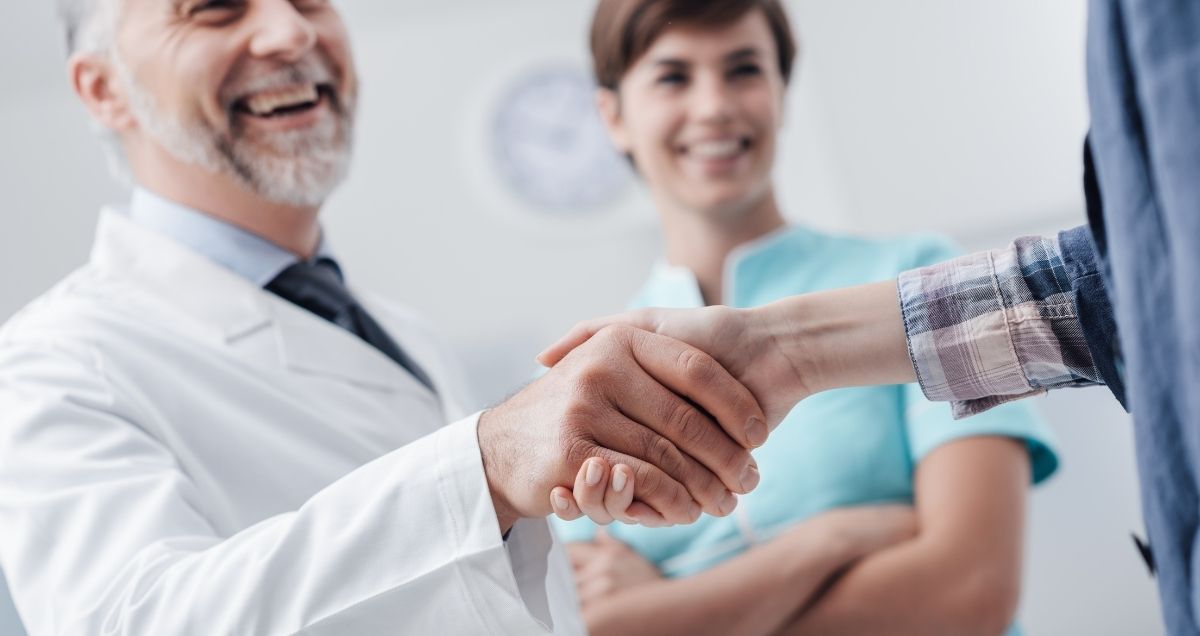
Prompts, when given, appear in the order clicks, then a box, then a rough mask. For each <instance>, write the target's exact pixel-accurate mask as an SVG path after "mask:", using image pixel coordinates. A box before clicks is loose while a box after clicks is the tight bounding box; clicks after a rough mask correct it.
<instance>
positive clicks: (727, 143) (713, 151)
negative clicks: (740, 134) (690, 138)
mask: <svg viewBox="0 0 1200 636" xmlns="http://www.w3.org/2000/svg"><path fill="white" fill-rule="evenodd" d="M742 147H743V143H742V142H741V141H740V140H737V139H726V140H722V141H702V142H700V143H696V144H692V145H691V146H690V147H689V148H688V154H690V155H692V156H694V157H696V158H699V159H728V158H730V157H733V156H734V155H737V154H738V153H739V152H741V151H742Z"/></svg>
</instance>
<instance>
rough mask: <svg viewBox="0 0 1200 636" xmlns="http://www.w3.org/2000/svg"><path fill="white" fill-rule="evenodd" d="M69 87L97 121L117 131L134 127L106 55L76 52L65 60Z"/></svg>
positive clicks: (135, 121) (111, 65) (124, 96)
mask: <svg viewBox="0 0 1200 636" xmlns="http://www.w3.org/2000/svg"><path fill="white" fill-rule="evenodd" d="M67 78H68V80H69V81H70V83H71V89H72V90H74V91H75V94H76V95H77V96H78V97H79V101H81V102H83V106H84V108H86V109H87V111H88V114H90V115H91V116H92V119H94V120H95V121H96V122H97V123H99V124H100V125H102V126H104V127H105V128H108V129H110V130H112V131H114V132H117V133H120V132H124V131H126V130H129V129H131V128H134V127H136V126H137V120H136V119H134V117H133V115H132V113H130V111H129V104H128V101H127V99H126V95H125V91H123V90H122V89H121V86H120V83H119V82H118V81H117V77H116V69H115V68H114V66H113V63H112V60H111V59H110V58H109V57H108V56H107V55H101V54H95V53H77V54H75V55H73V56H71V59H70V60H68V61H67Z"/></svg>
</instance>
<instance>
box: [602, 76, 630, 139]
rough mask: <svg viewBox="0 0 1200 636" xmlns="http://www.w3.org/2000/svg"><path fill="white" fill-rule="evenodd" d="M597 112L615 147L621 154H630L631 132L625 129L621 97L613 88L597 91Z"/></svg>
mask: <svg viewBox="0 0 1200 636" xmlns="http://www.w3.org/2000/svg"><path fill="white" fill-rule="evenodd" d="M596 110H597V111H599V113H600V120H601V121H603V122H604V129H605V130H607V131H608V138H609V139H610V140H612V143H613V145H614V146H616V147H617V150H618V151H620V152H621V154H623V155H628V154H630V153H631V152H632V144H630V143H629V132H628V131H627V130H626V129H625V118H624V117H623V116H622V113H621V96H620V95H619V94H618V93H617V91H615V90H613V89H611V88H603V87H602V88H598V89H596Z"/></svg>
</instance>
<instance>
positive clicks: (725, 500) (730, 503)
mask: <svg viewBox="0 0 1200 636" xmlns="http://www.w3.org/2000/svg"><path fill="white" fill-rule="evenodd" d="M717 508H719V509H720V510H721V516H722V517H724V516H725V515H728V514H729V513H731V512H733V509H734V508H737V495H735V494H733V493H731V492H729V491H726V492H725V496H724V497H722V498H721V502H720V503H719V504H717Z"/></svg>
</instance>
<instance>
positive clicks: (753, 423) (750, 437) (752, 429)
mask: <svg viewBox="0 0 1200 636" xmlns="http://www.w3.org/2000/svg"><path fill="white" fill-rule="evenodd" d="M746 441H748V442H750V445H751V446H753V447H754V448H758V447H759V446H762V445H763V444H766V443H767V423H766V422H764V421H762V420H760V419H758V418H757V417H752V418H750V421H749V422H747V423H746Z"/></svg>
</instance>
